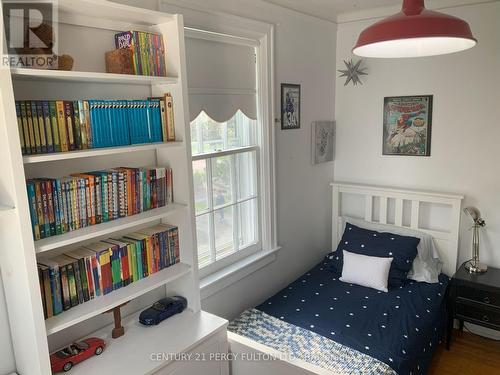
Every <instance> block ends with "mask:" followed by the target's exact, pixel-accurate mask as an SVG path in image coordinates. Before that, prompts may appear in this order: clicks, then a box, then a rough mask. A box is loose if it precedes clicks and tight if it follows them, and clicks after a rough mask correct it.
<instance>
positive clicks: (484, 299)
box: [483, 297, 491, 303]
mask: <svg viewBox="0 0 500 375" xmlns="http://www.w3.org/2000/svg"><path fill="white" fill-rule="evenodd" d="M483 302H484V303H490V302H491V301H490V298H489V297H484V298H483Z"/></svg>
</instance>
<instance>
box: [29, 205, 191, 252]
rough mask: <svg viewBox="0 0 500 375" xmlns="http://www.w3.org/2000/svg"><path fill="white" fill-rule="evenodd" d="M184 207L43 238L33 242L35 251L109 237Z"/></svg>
mask: <svg viewBox="0 0 500 375" xmlns="http://www.w3.org/2000/svg"><path fill="white" fill-rule="evenodd" d="M186 207H187V206H186V205H183V204H180V203H173V204H168V205H166V206H164V207H160V208H155V209H152V210H149V211H145V212H142V213H140V214H137V215H132V216H127V217H124V218H121V219H117V220H113V221H108V222H105V223H101V224H97V225H91V226H88V227H85V228H82V229H78V230H75V231H72V232H68V233H65V234H61V235H58V236H52V237H48V238H44V239H42V240H38V241H35V251H36V252H37V253H39V254H40V253H43V252H46V251H50V250H54V249H57V248H60V247H63V246H68V245H72V244H76V243H78V242H82V241H86V240H91V239H92V238H97V237H101V236H106V235H110V234H112V233H114V232H118V231H121V230H125V229H129V228H132V227H135V226H138V225H142V224H147V223H149V222H152V221H155V220H159V219H162V218H164V217H166V216H168V215H170V214H173V213H175V212H179V211H180V210H184V209H185V208H186Z"/></svg>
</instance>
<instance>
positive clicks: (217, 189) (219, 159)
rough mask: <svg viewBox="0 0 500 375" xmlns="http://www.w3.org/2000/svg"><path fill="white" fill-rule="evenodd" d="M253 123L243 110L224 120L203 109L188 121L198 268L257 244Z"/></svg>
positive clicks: (252, 249) (250, 248)
mask: <svg viewBox="0 0 500 375" xmlns="http://www.w3.org/2000/svg"><path fill="white" fill-rule="evenodd" d="M256 127H257V121H256V120H252V119H250V118H249V117H247V116H246V115H245V114H244V113H243V112H242V111H237V112H236V114H235V115H234V116H233V117H232V118H231V119H229V120H228V121H226V122H223V123H219V122H217V121H215V120H213V119H211V118H210V117H209V116H208V115H207V114H206V113H205V112H201V113H200V114H199V116H198V117H197V118H196V119H195V120H194V121H192V122H191V135H192V137H191V144H192V150H193V183H194V197H195V211H196V234H197V238H198V261H199V266H200V268H204V267H206V266H209V265H211V264H215V263H218V262H219V261H221V260H222V259H224V258H226V257H228V256H231V255H235V254H237V255H242V254H249V253H251V252H254V251H256V250H258V249H259V247H260V244H259V233H258V227H259V214H258V213H259V208H258V206H259V202H258V199H259V196H258V193H257V190H258V189H257V186H258V173H257V160H258V152H259V147H258V145H257V143H256V134H255V133H256ZM238 258H240V257H238ZM217 268H218V267H217Z"/></svg>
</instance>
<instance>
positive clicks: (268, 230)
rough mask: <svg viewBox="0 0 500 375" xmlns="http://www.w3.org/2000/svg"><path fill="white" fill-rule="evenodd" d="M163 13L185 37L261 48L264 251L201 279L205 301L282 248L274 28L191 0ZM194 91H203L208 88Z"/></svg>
mask: <svg viewBox="0 0 500 375" xmlns="http://www.w3.org/2000/svg"><path fill="white" fill-rule="evenodd" d="M159 9H160V10H162V11H166V12H171V13H180V14H182V15H183V17H184V24H185V25H186V28H185V34H186V36H190V37H204V38H217V40H219V41H220V40H221V38H222V39H223V40H226V41H228V42H232V43H237V44H243V45H249V46H254V47H256V49H257V62H256V63H257V87H258V93H257V94H258V95H257V97H258V100H259V102H258V112H257V118H258V120H259V121H260V122H261V124H262V126H259V131H263V132H262V133H260V134H258V136H259V138H260V139H261V140H262V141H261V144H260V155H259V159H260V160H259V163H258V164H259V165H258V168H259V169H260V170H259V172H260V178H259V186H258V195H259V197H260V206H259V215H260V216H261V220H260V228H259V233H260V242H261V245H262V246H261V249H257V250H259V251H258V252H254V253H253V254H252V253H251V255H249V254H245V255H247V256H246V257H244V258H241V259H239V260H238V259H231V260H232V261H234V262H232V263H231V265H228V266H227V267H225V268H223V269H221V270H219V271H216V272H215V273H212V274H210V275H203V274H200V275H202V276H203V279H202V280H201V282H200V285H201V288H202V298H206V297H207V296H208V294H210V295H212V294H214V293H216V292H217V290H219V289H222V288H225V287H226V286H228V285H230V284H232V283H234V282H236V281H238V280H239V279H241V278H243V277H246V276H248V275H249V274H250V273H251V272H255V270H256V268H255V267H256V266H258V265H262V264H264V263H265V264H268V263H269V262H271V261H274V259H275V258H276V251H277V250H279V249H280V247H279V246H278V244H277V234H276V231H277V218H276V191H275V187H276V181H275V168H276V164H275V163H276V161H275V135H274V129H275V125H274V118H275V108H274V105H275V104H274V103H275V102H274V97H275V91H274V86H275V83H274V26H273V25H271V24H268V23H264V22H260V21H256V20H251V19H248V18H243V17H238V16H234V15H228V14H224V13H220V12H214V11H211V10H210V9H208V8H205V9H200V6H199V4H193V5H190V4H189V1H186V0H182V1H181V0H159ZM207 31H208V33H207ZM200 33H201V34H202V35H200ZM193 89H195V90H203V88H193ZM243 251H245V250H243ZM249 251H250V250H249ZM235 255H238V253H236V254H235ZM266 262H267V263H266ZM265 264H264V265H265ZM264 265H262V267H263V266H264ZM257 269H258V268H257ZM228 283H229V284H228ZM207 288H209V289H210V293H208V292H207V293H205V290H208V289H207Z"/></svg>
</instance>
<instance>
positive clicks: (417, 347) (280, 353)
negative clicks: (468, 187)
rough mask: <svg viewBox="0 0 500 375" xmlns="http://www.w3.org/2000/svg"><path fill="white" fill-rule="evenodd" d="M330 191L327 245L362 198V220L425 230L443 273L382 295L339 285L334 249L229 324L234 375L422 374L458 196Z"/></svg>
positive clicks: (450, 267)
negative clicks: (432, 278) (331, 212)
mask: <svg viewBox="0 0 500 375" xmlns="http://www.w3.org/2000/svg"><path fill="white" fill-rule="evenodd" d="M332 188H333V217H332V247H333V249H335V248H336V247H337V244H338V242H339V240H340V238H341V237H342V233H343V231H344V225H345V219H344V218H345V211H346V209H348V208H349V207H351V209H355V208H356V204H353V203H352V199H353V197H356V198H361V201H362V202H363V208H362V217H363V219H364V220H365V221H367V222H378V223H381V224H387V223H389V224H392V225H393V226H395V227H402V228H404V227H410V228H413V229H417V230H419V231H423V232H426V233H428V234H431V235H432V238H433V241H434V243H435V245H436V249H437V250H438V252H439V258H440V259H441V261H442V262H443V267H442V269H443V273H442V274H440V275H439V279H438V282H436V283H424V282H416V281H413V280H407V282H405V283H404V285H401V286H399V287H397V288H390V289H389V291H388V293H383V292H381V291H377V290H375V289H371V288H367V287H363V286H359V285H356V284H351V283H345V282H342V281H339V280H338V276H339V275H338V272H335V270H334V267H332V263H333V262H334V261H335V257H336V253H335V252H332V253H329V254H327V255H326V256H325V258H324V259H323V260H322V261H321V262H320V263H319V264H318V265H316V266H315V267H314V268H312V269H311V270H309V271H308V272H306V273H305V274H304V275H302V276H301V277H299V278H298V279H296V280H295V281H294V282H292V283H291V284H290V285H288V286H287V287H285V288H284V289H283V290H281V291H280V292H278V293H277V294H275V295H274V296H272V297H271V298H269V299H268V300H266V301H265V302H264V303H262V304H261V305H259V306H257V307H256V308H253V309H249V310H247V311H245V312H244V313H243V314H242V315H241V316H240V317H238V318H237V319H235V320H234V321H233V322H231V324H230V326H229V333H228V336H229V342H230V350H231V353H232V354H233V361H232V363H231V366H232V373H233V375H246V374H276V375H278V374H325V375H326V374H373V375H393V374H400V375H401V374H413V375H417V374H425V373H426V370H427V367H428V365H429V363H430V361H431V359H432V355H433V353H434V350H435V348H436V347H437V346H438V345H439V343H440V340H441V337H442V334H443V331H444V323H445V295H446V289H447V285H448V281H449V277H448V276H450V275H452V274H453V273H454V271H455V269H456V264H457V251H458V226H459V217H460V205H461V200H462V199H463V197H461V196H459V195H453V194H442V193H429V192H420V191H408V190H401V189H393V188H383V187H373V186H365V185H358V184H343V183H342V184H340V183H339V184H332ZM433 206H434V209H432V207H433ZM358 207H359V206H358ZM430 215H431V216H430ZM358 216H359V214H358ZM374 217H376V220H373V218H374ZM405 224H406V225H405ZM429 227H433V229H429ZM435 228H438V229H435ZM447 275H448V276H447Z"/></svg>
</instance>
